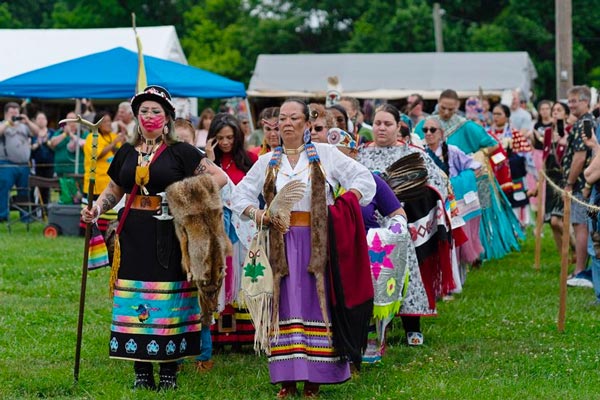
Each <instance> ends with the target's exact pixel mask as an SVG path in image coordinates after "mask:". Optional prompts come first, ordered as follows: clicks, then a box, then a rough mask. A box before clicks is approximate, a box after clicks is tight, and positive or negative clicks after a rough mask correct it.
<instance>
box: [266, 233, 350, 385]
mask: <svg viewBox="0 0 600 400" xmlns="http://www.w3.org/2000/svg"><path fill="white" fill-rule="evenodd" d="M285 242H286V254H287V259H288V264H289V269H290V273H289V275H288V276H286V277H284V278H283V279H282V280H281V296H280V303H279V337H278V340H277V341H273V342H272V343H271V355H270V356H269V373H270V375H271V382H272V383H279V382H284V381H309V382H314V383H340V382H344V381H346V380H348V379H349V378H350V367H349V364H348V362H347V361H345V360H342V359H340V357H339V356H338V355H337V354H336V352H335V350H334V348H333V347H332V345H331V334H329V336H328V334H327V327H326V325H325V322H324V321H323V316H322V314H321V309H320V307H319V299H318V296H317V288H316V282H315V277H314V276H313V275H312V274H310V273H309V272H308V271H307V267H308V263H309V260H310V228H309V227H292V228H291V229H290V231H289V232H288V233H287V234H286V236H285ZM329 320H330V321H331V317H329ZM330 328H331V327H330Z"/></svg>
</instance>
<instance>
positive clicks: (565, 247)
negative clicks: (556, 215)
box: [558, 192, 571, 332]
mask: <svg viewBox="0 0 600 400" xmlns="http://www.w3.org/2000/svg"><path fill="white" fill-rule="evenodd" d="M570 195H571V192H566V193H565V195H564V196H563V199H564V214H563V232H562V248H561V251H560V253H561V254H560V256H561V258H560V261H561V262H560V301H559V306H558V331H559V332H564V331H565V314H566V310H567V270H568V268H569V248H570V246H571V243H570V239H571V229H569V228H570V227H571V196H570Z"/></svg>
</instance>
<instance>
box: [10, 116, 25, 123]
mask: <svg viewBox="0 0 600 400" xmlns="http://www.w3.org/2000/svg"><path fill="white" fill-rule="evenodd" d="M22 120H23V117H21V116H20V115H13V117H12V121H13V122H15V121H22Z"/></svg>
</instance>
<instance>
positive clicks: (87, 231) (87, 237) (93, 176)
mask: <svg viewBox="0 0 600 400" xmlns="http://www.w3.org/2000/svg"><path fill="white" fill-rule="evenodd" d="M103 119H104V117H103V118H100V121H98V122H96V123H95V124H92V123H91V122H89V121H87V120H85V119H83V118H81V115H77V119H63V120H62V121H60V122H59V124H63V123H67V122H77V123H80V124H83V125H85V126H87V127H88V128H90V129H91V131H92V162H91V163H90V183H89V186H88V204H87V209H88V210H91V209H92V203H93V202H94V185H95V183H96V161H97V159H98V126H99V125H100V124H101V123H102V120H103ZM91 236H92V224H91V223H90V222H88V223H87V224H86V225H85V239H84V240H85V243H84V250H83V263H82V264H81V291H80V294H79V318H78V320H77V345H76V346H75V367H74V369H73V377H74V378H75V382H77V381H79V361H80V359H81V339H82V333H83V311H84V309H85V290H86V286H87V272H88V258H89V253H90V237H91Z"/></svg>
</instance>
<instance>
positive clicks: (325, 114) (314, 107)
mask: <svg viewBox="0 0 600 400" xmlns="http://www.w3.org/2000/svg"><path fill="white" fill-rule="evenodd" d="M308 107H309V109H310V122H311V128H310V140H311V141H313V142H316V143H327V132H328V131H329V130H330V129H331V128H340V129H342V130H343V128H341V127H339V126H338V125H337V123H336V121H335V118H334V115H333V112H332V111H331V109H325V107H324V106H323V105H322V104H318V103H310V104H309V105H308ZM339 115H341V114H339Z"/></svg>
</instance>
